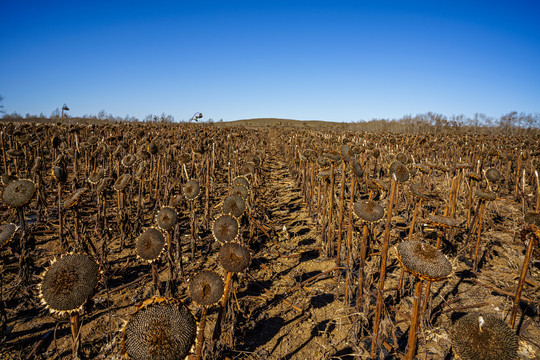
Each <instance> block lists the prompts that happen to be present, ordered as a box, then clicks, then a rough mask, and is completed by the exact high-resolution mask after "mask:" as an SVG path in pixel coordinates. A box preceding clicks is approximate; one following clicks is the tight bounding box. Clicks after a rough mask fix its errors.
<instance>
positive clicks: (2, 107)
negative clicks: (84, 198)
mask: <svg viewBox="0 0 540 360" xmlns="http://www.w3.org/2000/svg"><path fill="white" fill-rule="evenodd" d="M2 101H4V97H3V96H2V95H0V114H5V113H6V110H4V105H2Z"/></svg>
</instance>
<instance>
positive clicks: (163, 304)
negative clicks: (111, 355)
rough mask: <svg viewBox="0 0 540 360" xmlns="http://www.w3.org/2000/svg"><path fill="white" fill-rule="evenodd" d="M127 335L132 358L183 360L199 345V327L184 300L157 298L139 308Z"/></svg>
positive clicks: (125, 340)
mask: <svg viewBox="0 0 540 360" xmlns="http://www.w3.org/2000/svg"><path fill="white" fill-rule="evenodd" d="M123 333H124V336H123V340H122V345H123V352H124V354H125V355H126V357H127V358H128V359H131V360H169V359H178V360H181V359H184V358H185V357H186V356H187V355H188V354H189V351H190V349H191V347H192V346H193V344H194V343H195V336H196V334H197V327H196V324H195V319H194V318H193V315H192V314H191V312H190V311H189V310H188V309H187V308H186V307H185V306H184V304H183V303H182V302H181V301H180V300H177V299H175V298H161V297H153V298H150V299H148V300H146V301H145V302H144V303H143V304H142V305H141V306H139V307H138V308H137V310H136V311H135V313H134V314H133V315H132V316H131V318H130V319H129V320H128V322H127V323H126V325H125V326H124V329H123Z"/></svg>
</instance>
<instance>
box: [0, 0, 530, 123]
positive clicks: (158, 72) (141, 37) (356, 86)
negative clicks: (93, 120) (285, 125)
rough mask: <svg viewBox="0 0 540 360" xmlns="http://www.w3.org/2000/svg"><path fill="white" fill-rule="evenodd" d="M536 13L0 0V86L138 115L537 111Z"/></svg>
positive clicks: (347, 4)
mask: <svg viewBox="0 0 540 360" xmlns="http://www.w3.org/2000/svg"><path fill="white" fill-rule="evenodd" d="M539 18H540V1H537V0H535V1H519V0H518V1H501V2H497V1H482V2H478V1H436V0H431V1H375V0H373V1H365V2H364V1H340V0H335V1H332V0H328V1H318V0H306V1H298V0H288V1H282V0H270V1H266V0H251V1H204V0H201V1H196V0H193V1H152V2H150V1H148V2H146V1H114V0H108V1H99V0H96V1H54V0H51V1H43V0H42V1H24V0H21V1H15V0H11V1H5V0H0V49H1V53H0V54H1V55H0V95H2V96H4V101H3V105H4V107H5V110H6V111H7V112H8V113H11V112H18V113H20V114H22V115H24V114H26V113H31V114H39V113H41V112H43V113H44V114H45V115H49V114H50V113H51V112H52V111H53V110H54V109H55V108H57V107H60V106H61V105H62V104H63V103H66V104H67V105H68V106H69V107H70V108H71V111H70V114H71V115H72V116H79V115H83V114H97V113H98V112H99V111H100V110H105V111H106V112H107V113H112V114H114V115H119V116H124V115H126V114H130V115H132V116H136V117H139V118H141V119H142V118H143V117H144V116H146V115H147V114H150V113H152V114H161V113H162V112H164V113H166V114H171V115H173V116H174V117H175V119H176V120H182V119H188V118H189V117H191V116H192V115H193V114H194V113H195V112H197V111H200V112H202V113H203V114H204V119H208V118H209V117H210V118H213V119H214V120H216V121H217V120H219V119H223V120H225V121H228V120H236V119H245V118H253V117H282V118H294V119H320V120H333V121H357V120H362V119H364V120H370V119H372V118H390V119H391V118H400V117H402V116H403V115H407V114H412V115H415V114H418V113H425V112H428V111H432V112H436V113H441V114H444V115H447V116H451V115H453V114H465V115H467V116H472V115H473V114H474V113H476V112H480V113H485V114H487V115H489V116H496V117H498V116H500V115H502V114H504V113H507V112H510V111H513V110H515V111H518V112H526V113H538V112H540V21H539V20H538V19H539ZM204 119H203V120H204Z"/></svg>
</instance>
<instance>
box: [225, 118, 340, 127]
mask: <svg viewBox="0 0 540 360" xmlns="http://www.w3.org/2000/svg"><path fill="white" fill-rule="evenodd" d="M216 124H217V125H219V126H225V127H227V126H245V127H274V126H277V127H295V128H298V127H300V128H308V127H309V128H317V129H322V128H326V129H328V128H341V127H343V125H344V124H343V123H339V122H332V121H322V120H294V119H279V118H255V119H242V120H235V121H228V122H220V123H216Z"/></svg>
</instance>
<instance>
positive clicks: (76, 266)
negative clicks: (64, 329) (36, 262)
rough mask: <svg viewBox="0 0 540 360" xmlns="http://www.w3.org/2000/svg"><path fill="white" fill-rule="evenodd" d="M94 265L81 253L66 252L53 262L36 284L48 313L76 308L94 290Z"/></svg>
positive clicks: (96, 279) (78, 307)
mask: <svg viewBox="0 0 540 360" xmlns="http://www.w3.org/2000/svg"><path fill="white" fill-rule="evenodd" d="M98 280H99V266H98V264H97V263H96V262H95V261H94V260H92V259H90V257H88V256H87V255H84V254H67V255H64V256H62V257H61V258H60V259H58V260H56V261H54V262H53V263H52V265H51V266H50V267H49V268H48V269H47V270H46V272H45V274H44V275H43V279H42V281H41V284H40V288H39V291H40V297H41V299H42V302H43V303H44V304H45V305H46V306H47V308H48V309H49V310H50V311H51V312H56V313H66V312H73V311H78V310H79V309H81V308H82V306H83V305H84V303H85V302H86V301H87V300H88V299H89V298H90V297H91V296H92V294H93V293H94V291H95V289H96V286H97V283H98Z"/></svg>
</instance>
